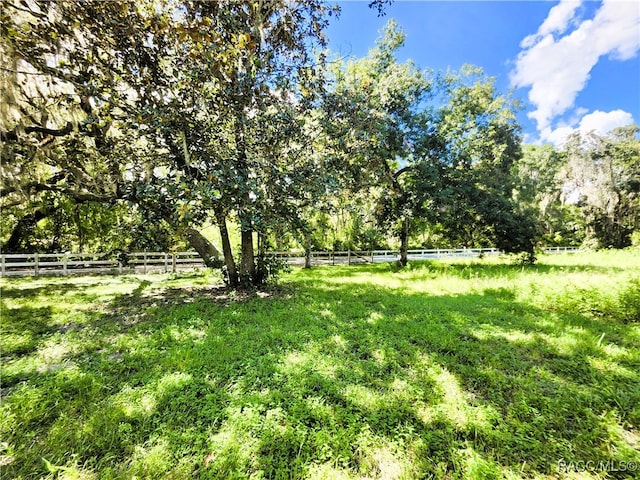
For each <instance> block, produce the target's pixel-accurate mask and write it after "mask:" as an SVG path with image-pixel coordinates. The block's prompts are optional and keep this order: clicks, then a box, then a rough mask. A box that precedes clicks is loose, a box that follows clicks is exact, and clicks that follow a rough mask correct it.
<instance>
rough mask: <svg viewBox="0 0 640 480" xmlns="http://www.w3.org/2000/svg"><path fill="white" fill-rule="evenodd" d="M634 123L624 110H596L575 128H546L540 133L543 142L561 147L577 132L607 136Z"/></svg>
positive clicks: (583, 118)
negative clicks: (618, 128)
mask: <svg viewBox="0 0 640 480" xmlns="http://www.w3.org/2000/svg"><path fill="white" fill-rule="evenodd" d="M633 123H634V121H633V116H632V115H631V114H630V113H629V112H625V111H624V110H613V111H611V112H602V111H600V110H596V111H595V112H593V113H589V114H588V115H585V116H584V117H582V119H581V120H580V123H579V124H578V126H577V127H575V128H574V127H571V126H561V127H558V128H556V129H554V130H552V129H551V128H546V129H544V130H543V131H542V132H540V136H541V137H542V139H543V140H545V141H547V142H551V143H553V144H554V145H557V146H560V145H562V144H564V143H565V142H566V140H567V137H568V136H569V135H571V134H572V133H574V132H576V131H579V132H580V133H583V134H586V133H589V132H594V133H596V134H598V135H605V134H607V133H609V132H610V131H611V130H613V129H614V128H617V127H624V126H626V125H631V124H633Z"/></svg>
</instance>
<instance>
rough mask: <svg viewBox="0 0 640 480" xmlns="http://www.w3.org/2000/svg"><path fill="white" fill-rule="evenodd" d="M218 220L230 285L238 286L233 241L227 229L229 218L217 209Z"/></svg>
mask: <svg viewBox="0 0 640 480" xmlns="http://www.w3.org/2000/svg"><path fill="white" fill-rule="evenodd" d="M216 220H217V222H218V229H219V230H220V238H221V239H222V253H223V255H224V263H225V265H226V266H227V275H228V282H229V285H230V286H232V287H237V286H238V269H237V268H236V262H235V260H234V259H233V252H232V251H231V242H229V230H227V219H226V218H225V215H224V213H222V212H220V211H217V212H216Z"/></svg>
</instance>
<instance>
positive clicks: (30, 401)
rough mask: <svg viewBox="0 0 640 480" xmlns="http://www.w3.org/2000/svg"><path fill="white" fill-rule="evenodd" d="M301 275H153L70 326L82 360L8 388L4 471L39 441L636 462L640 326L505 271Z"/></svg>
mask: <svg viewBox="0 0 640 480" xmlns="http://www.w3.org/2000/svg"><path fill="white" fill-rule="evenodd" d="M336 268H340V267H336ZM371 268H372V267H369V270H367V269H366V268H365V269H360V267H356V268H355V269H353V270H350V271H349V274H350V275H357V274H366V273H367V272H368V271H370V270H371ZM387 269H388V267H387ZM358 270H360V271H359V272H358ZM373 270H374V271H375V272H377V273H380V272H384V271H385V267H383V266H381V267H378V266H376V267H374V268H373ZM387 271H388V270H387ZM482 271H484V270H482ZM490 271H491V270H490ZM340 275H342V274H341V273H340ZM298 278H299V279H303V283H304V285H301V286H300V287H299V288H298V289H297V290H283V291H280V292H277V293H274V294H272V295H271V296H270V297H267V298H260V297H258V296H249V297H244V298H242V299H241V300H236V299H234V297H233V294H232V293H231V292H228V291H226V290H220V289H216V288H202V289H175V290H170V291H167V292H165V293H162V294H160V293H158V292H152V293H151V294H149V295H148V296H144V292H145V289H146V287H147V285H143V284H142V283H141V284H140V285H139V287H138V288H136V290H135V291H134V292H133V294H131V295H125V296H119V297H117V298H116V299H114V300H113V301H112V302H111V303H110V305H109V306H108V307H106V308H105V312H107V313H102V314H99V315H96V316H95V317H94V320H93V322H94V323H92V324H91V325H88V326H87V327H86V328H84V329H83V330H81V331H70V332H66V333H65V335H68V336H69V338H68V339H67V341H68V342H72V341H74V342H77V344H78V348H76V349H73V351H72V352H70V353H69V354H68V355H66V356H65V359H66V361H67V362H68V365H67V366H66V367H65V368H61V369H59V370H56V371H51V372H47V373H45V374H42V375H39V376H33V377H32V378H30V379H28V380H27V381H26V382H24V384H22V385H20V386H18V387H17V388H16V389H15V390H13V391H12V392H11V395H10V396H9V397H8V398H7V402H6V405H5V407H4V408H5V409H7V411H9V412H10V413H11V415H12V417H11V418H12V419H14V420H13V421H15V422H18V423H20V424H21V425H23V426H24V428H23V429H21V430H20V431H17V430H16V431H13V432H12V433H11V434H10V435H9V436H7V435H6V434H5V438H8V440H6V441H7V442H8V444H9V445H11V446H12V447H11V448H12V449H13V450H12V451H11V452H10V453H8V454H7V456H13V460H12V461H9V462H8V464H7V465H6V467H5V470H6V472H7V474H8V475H9V476H12V475H16V476H17V475H24V476H38V475H45V474H46V473H47V472H46V469H45V468H44V464H43V463H42V460H41V458H42V457H43V458H46V459H47V460H48V461H49V462H51V463H52V464H54V465H69V464H71V465H72V466H74V467H73V468H77V469H85V470H86V471H87V472H88V474H91V473H93V474H95V475H97V476H99V477H103V478H106V477H114V478H129V477H131V476H134V475H135V476H137V477H138V478H159V477H167V476H172V477H173V478H191V477H193V476H196V477H198V478H250V477H264V478H306V477H316V478H333V477H340V476H342V477H343V478H364V477H367V478H425V477H427V478H428V477H435V478H501V477H504V476H509V475H511V476H512V477H514V478H519V477H529V476H534V475H553V476H557V475H559V474H560V473H562V472H559V470H558V462H559V461H566V462H569V461H594V462H597V461H604V462H606V461H610V462H611V461H617V462H622V461H631V460H638V453H637V450H636V449H637V447H638V443H637V442H638V438H639V437H638V427H639V424H640V410H639V409H638V405H640V373H639V372H640V354H639V353H638V351H639V349H640V342H639V341H638V336H637V331H636V330H635V329H634V327H633V325H625V324H620V323H615V322H607V321H606V320H602V319H593V318H589V317H587V316H584V315H580V314H575V313H572V312H562V311H553V312H550V311H546V310H542V309H539V308H536V307H533V306H531V305H525V304H522V303H518V302H517V301H515V295H514V294H513V291H511V290H510V289H508V288H497V289H487V290H485V291H484V292H482V293H471V294H458V295H440V296H430V295H427V294H410V293H407V292H402V293H401V294H400V293H399V292H398V291H397V290H393V289H389V288H383V287H379V286H374V285H371V284H368V283H366V282H362V283H357V284H349V285H346V284H344V285H342V284H340V283H339V282H334V283H332V284H331V285H327V284H326V283H324V282H323V280H322V278H321V277H318V276H316V277H314V274H309V273H307V272H301V273H300V275H299V277H298ZM305 279H306V280H305ZM132 318H133V320H132ZM603 334H604V336H603ZM34 441H35V442H36V445H37V448H32V445H33V442H34ZM70 459H71V460H70ZM5 463H6V462H5ZM627 473H628V472H610V475H611V476H612V477H613V478H617V477H620V478H626V477H625V475H627ZM629 478H631V477H629Z"/></svg>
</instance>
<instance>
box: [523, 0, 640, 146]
mask: <svg viewBox="0 0 640 480" xmlns="http://www.w3.org/2000/svg"><path fill="white" fill-rule="evenodd" d="M579 5H580V4H579V3H575V2H571V1H563V2H561V3H559V4H558V5H556V6H555V7H553V8H552V9H551V10H550V12H549V15H548V16H547V19H546V20H545V21H544V23H543V24H542V25H541V26H540V28H539V29H538V32H537V33H536V34H535V35H530V36H528V37H526V38H525V39H524V40H523V41H522V43H521V46H522V47H523V50H522V51H521V52H520V54H519V55H518V58H517V60H516V65H515V68H514V70H513V71H512V72H511V83H512V85H513V86H514V87H530V90H529V100H530V101H531V103H532V104H533V105H534V106H535V110H534V111H533V112H531V113H529V117H530V118H533V119H534V120H535V121H536V122H537V125H538V130H539V131H540V132H541V134H545V133H546V134H547V135H550V134H551V132H552V130H551V125H552V122H553V120H554V119H555V118H557V117H558V116H560V115H562V114H564V113H565V112H567V111H568V110H569V109H571V108H572V107H573V106H574V102H575V99H576V97H577V95H578V93H579V92H580V91H582V89H583V88H584V87H585V85H586V84H587V81H588V80H589V74H590V72H591V69H592V68H593V67H594V65H596V63H598V60H599V59H600V57H602V56H604V55H609V56H611V57H612V58H615V59H619V60H626V59H629V58H632V57H633V56H634V55H636V54H637V52H638V50H639V49H640V34H639V32H640V7H639V6H638V4H637V3H636V2H632V1H629V2H627V1H614V0H604V1H603V2H602V5H601V6H600V8H599V9H598V10H597V12H596V13H595V15H594V17H593V18H592V19H583V20H579V19H576V18H575V14H576V10H577V8H578V6H579ZM574 24H575V25H574ZM554 34H555V36H554ZM556 37H557V38H556ZM601 113H602V112H601ZM594 114H595V112H594ZM592 115H593V114H592ZM561 128H566V127H561ZM543 136H544V135H543Z"/></svg>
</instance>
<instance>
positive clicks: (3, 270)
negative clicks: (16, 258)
mask: <svg viewBox="0 0 640 480" xmlns="http://www.w3.org/2000/svg"><path fill="white" fill-rule="evenodd" d="M4 262H5V257H4V255H2V270H1V272H2V275H0V276H2V277H4V274H5V271H6V266H5V264H4Z"/></svg>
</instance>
